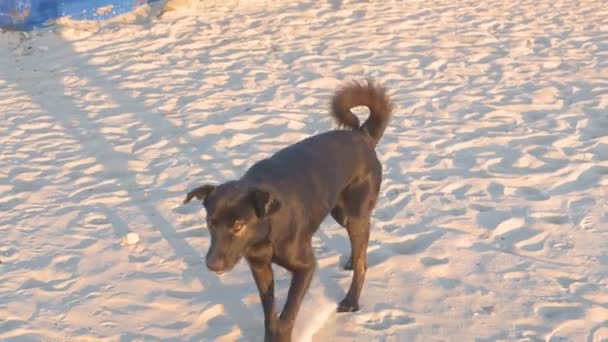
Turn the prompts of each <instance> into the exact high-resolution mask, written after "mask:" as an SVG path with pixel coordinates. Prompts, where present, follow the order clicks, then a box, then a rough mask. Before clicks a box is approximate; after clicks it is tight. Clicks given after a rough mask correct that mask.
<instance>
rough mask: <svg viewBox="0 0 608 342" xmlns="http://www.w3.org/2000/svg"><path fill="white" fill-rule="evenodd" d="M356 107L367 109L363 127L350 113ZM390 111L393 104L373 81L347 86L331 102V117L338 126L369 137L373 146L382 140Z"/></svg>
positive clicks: (337, 92) (384, 91)
mask: <svg viewBox="0 0 608 342" xmlns="http://www.w3.org/2000/svg"><path fill="white" fill-rule="evenodd" d="M357 106H366V107H367V108H369V117H368V118H367V120H365V122H364V123H363V125H359V118H357V116H356V115H355V114H354V113H353V112H351V108H353V107H357ZM392 110H393V104H392V103H391V100H390V99H389V97H388V95H387V94H386V90H385V89H384V88H383V87H381V86H378V85H376V84H375V83H374V81H373V80H367V82H352V83H350V84H347V85H346V86H344V87H343V88H341V89H338V91H336V93H335V95H334V97H333V99H332V101H331V115H332V116H333V117H334V119H335V120H336V121H337V122H338V126H341V127H348V128H350V129H353V130H359V131H361V132H363V133H364V134H367V135H369V136H370V137H371V138H372V139H373V141H374V145H376V144H378V142H379V141H380V138H382V135H383V134H384V130H385V129H386V126H387V124H388V121H389V119H390V117H391V112H392Z"/></svg>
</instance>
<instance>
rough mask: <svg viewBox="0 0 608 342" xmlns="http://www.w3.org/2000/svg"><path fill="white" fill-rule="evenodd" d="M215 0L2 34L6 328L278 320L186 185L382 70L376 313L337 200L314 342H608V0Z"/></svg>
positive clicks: (251, 154) (222, 331)
mask: <svg viewBox="0 0 608 342" xmlns="http://www.w3.org/2000/svg"><path fill="white" fill-rule="evenodd" d="M204 3H205V5H201V4H199V5H195V6H194V5H193V6H192V7H190V8H187V7H186V8H185V7H183V6H182V7H180V6H177V7H176V8H177V10H175V11H171V12H167V13H165V14H164V15H163V16H162V17H161V18H156V17H155V16H154V15H147V14H146V13H143V14H140V15H137V16H134V15H130V16H126V17H125V18H121V19H120V20H114V21H112V22H109V23H107V24H105V25H103V26H98V25H83V24H76V23H70V22H69V21H66V22H64V23H62V24H61V25H60V26H58V27H56V28H55V29H50V30H48V29H47V30H42V31H39V32H35V33H32V34H29V35H27V36H25V35H22V34H19V33H15V32H6V33H3V34H0V122H1V125H0V144H1V150H0V193H1V195H2V196H1V197H0V213H1V215H0V236H1V239H0V262H1V264H0V340H2V341H99V340H107V341H157V340H164V341H167V340H184V341H235V340H238V341H260V340H261V337H260V336H261V334H262V331H263V329H262V313H261V307H260V304H259V300H258V297H257V291H256V289H255V285H254V283H253V281H252V279H251V276H250V274H249V271H248V269H247V268H246V266H245V264H244V263H241V264H240V265H239V266H238V267H237V268H236V269H235V270H234V271H233V272H231V273H229V274H227V275H223V276H221V277H218V276H216V275H214V274H212V273H211V272H209V271H207V270H206V268H205V266H204V263H203V257H204V255H205V253H206V250H207V247H208V245H209V239H208V233H207V232H206V230H205V226H204V223H203V222H204V215H205V213H204V212H203V211H202V210H201V208H200V205H198V204H196V203H191V204H189V205H186V206H181V205H180V201H181V200H182V199H183V196H184V194H185V191H187V189H190V188H192V187H193V186H195V185H199V184H201V183H203V182H214V183H218V182H223V181H226V180H229V179H231V178H234V177H238V176H239V175H240V174H241V173H242V172H243V171H244V170H245V169H246V168H247V167H248V166H249V165H251V164H252V163H253V161H255V160H258V159H261V158H263V157H265V156H268V155H269V154H271V153H273V152H274V151H276V150H278V149H279V148H281V147H283V146H286V145H287V144H290V143H293V142H295V141H297V140H299V139H301V138H304V137H306V136H309V135H311V134H314V133H318V132H323V131H327V130H329V129H333V128H334V126H333V123H332V122H331V120H330V118H329V115H328V101H329V97H330V96H331V93H332V91H333V90H334V89H335V87H336V86H338V85H340V84H341V83H342V82H344V81H347V80H351V79H362V78H364V77H368V76H372V77H375V78H377V79H378V80H379V81H380V82H381V83H382V84H384V85H385V86H387V87H388V88H389V90H390V93H391V95H392V96H393V98H394V100H395V102H396V103H397V108H396V110H395V116H394V118H393V120H392V122H391V124H390V127H389V128H388V130H387V132H386V135H385V136H384V138H383V140H382V141H381V143H380V145H379V147H378V152H379V156H380V159H381V161H382V162H383V164H384V168H385V178H384V183H383V186H382V194H381V197H380V200H379V203H378V207H377V211H376V213H375V216H374V220H373V231H372V236H371V242H370V247H369V264H370V268H369V270H368V276H367V282H366V284H365V287H364V289H363V296H362V300H361V311H360V312H357V313H352V314H343V315H337V314H336V313H335V312H334V310H335V306H336V303H337V301H339V300H340V299H341V298H342V296H343V294H344V293H345V291H346V289H347V286H348V284H349V282H350V273H349V272H347V271H343V270H342V269H341V265H342V263H343V262H344V255H346V254H347V253H348V242H347V237H346V233H345V231H344V230H343V229H342V228H340V227H339V226H338V225H337V224H336V223H335V222H333V221H331V219H328V220H326V221H325V222H324V224H323V227H322V228H321V229H320V231H319V233H318V235H317V236H316V237H315V240H314V246H315V250H316V253H317V256H318V259H319V268H318V271H317V273H316V274H315V279H314V281H313V284H312V286H311V289H310V291H309V293H308V295H307V296H306V298H305V302H304V304H303V308H302V311H301V313H300V316H299V319H298V321H297V323H296V332H295V337H296V338H297V339H296V341H309V340H311V339H312V340H313V341H499V340H500V341H589V342H599V341H608V4H606V2H605V1H548V0H534V1H504V2H503V1H489V0H481V1H435V0H433V1H424V2H423V1H368V2H365V1H339V0H334V1H327V2H326V1H308V2H306V1H299V2H298V1H283V2H279V1H272V2H270V1H269V2H264V1H242V2H241V3H239V2H236V1H223V2H219V1H218V2H217V3H214V2H204ZM220 3H221V5H219V4H220ZM127 233H136V234H138V236H139V237H140V239H141V240H140V241H139V242H138V243H136V244H134V245H124V244H122V243H121V240H122V238H123V237H124V236H125V235H126V234H127ZM275 270H276V278H277V284H276V288H277V296H278V298H279V304H280V305H282V303H283V302H284V299H285V295H286V291H287V286H288V281H289V277H288V274H287V273H286V272H285V271H283V270H281V269H280V268H276V269H275Z"/></svg>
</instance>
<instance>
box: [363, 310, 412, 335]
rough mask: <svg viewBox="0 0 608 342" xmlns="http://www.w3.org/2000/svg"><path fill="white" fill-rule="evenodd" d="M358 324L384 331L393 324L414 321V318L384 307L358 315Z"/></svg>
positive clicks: (400, 324)
mask: <svg viewBox="0 0 608 342" xmlns="http://www.w3.org/2000/svg"><path fill="white" fill-rule="evenodd" d="M358 320H360V321H361V322H360V325H361V326H363V327H365V328H366V329H370V330H377V331H384V330H387V329H389V328H391V327H394V326H402V325H407V324H411V323H414V321H415V319H414V318H412V317H409V316H407V315H406V314H405V313H404V312H402V311H400V310H395V309H385V310H380V311H376V312H372V313H369V314H364V315H361V316H359V318H358Z"/></svg>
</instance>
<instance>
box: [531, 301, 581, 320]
mask: <svg viewBox="0 0 608 342" xmlns="http://www.w3.org/2000/svg"><path fill="white" fill-rule="evenodd" d="M534 312H535V313H536V315H537V316H539V317H540V318H541V319H542V320H544V321H547V322H563V321H567V320H575V319H579V318H581V317H584V316H585V310H584V309H583V307H582V306H580V305H576V304H559V303H544V304H540V305H539V306H537V307H536V308H535V309H534Z"/></svg>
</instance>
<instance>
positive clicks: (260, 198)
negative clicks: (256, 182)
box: [250, 189, 281, 218]
mask: <svg viewBox="0 0 608 342" xmlns="http://www.w3.org/2000/svg"><path fill="white" fill-rule="evenodd" d="M250 195H251V200H252V201H253V208H254V209H255V214H256V215H257V217H258V218H264V217H267V216H270V215H272V214H274V213H276V212H277V211H278V210H279V209H281V203H280V202H279V201H278V200H277V199H276V198H274V196H272V195H271V194H270V193H269V192H268V191H265V190H260V189H254V190H251V192H250Z"/></svg>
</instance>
